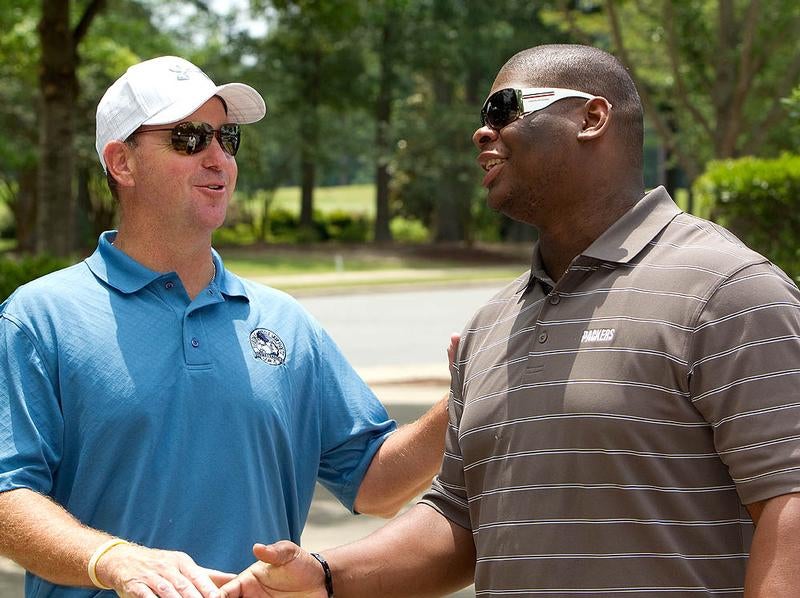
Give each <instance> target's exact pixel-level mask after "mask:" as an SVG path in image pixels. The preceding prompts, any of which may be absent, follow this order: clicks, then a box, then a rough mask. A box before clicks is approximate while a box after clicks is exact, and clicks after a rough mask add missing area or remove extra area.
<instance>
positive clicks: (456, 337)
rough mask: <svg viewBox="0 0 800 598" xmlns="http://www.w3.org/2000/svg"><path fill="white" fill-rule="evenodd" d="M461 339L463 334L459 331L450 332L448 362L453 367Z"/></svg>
mask: <svg viewBox="0 0 800 598" xmlns="http://www.w3.org/2000/svg"><path fill="white" fill-rule="evenodd" d="M460 340H461V335H460V334H458V333H457V332H453V333H451V334H450V344H449V345H448V346H447V363H448V365H449V366H450V367H451V368H452V367H453V364H454V363H455V361H456V351H458V342H459V341H460Z"/></svg>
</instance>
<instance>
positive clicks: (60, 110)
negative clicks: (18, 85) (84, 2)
mask: <svg viewBox="0 0 800 598" xmlns="http://www.w3.org/2000/svg"><path fill="white" fill-rule="evenodd" d="M69 5H70V2H69V0H43V1H42V18H41V21H40V22H39V36H40V40H41V48H42V58H41V71H40V76H39V83H40V91H41V100H40V101H41V109H40V110H39V171H38V199H39V205H38V211H37V221H36V224H37V226H36V249H37V250H38V251H40V252H47V253H50V254H53V255H56V256H61V257H63V256H67V255H69V254H70V253H71V252H72V250H73V249H74V247H75V245H74V234H73V232H74V226H75V222H74V220H75V197H74V195H73V193H72V175H73V169H74V160H73V154H74V148H73V138H74V126H75V125H74V113H73V107H74V106H75V99H76V96H77V87H78V82H77V77H76V75H75V68H76V56H75V52H74V51H73V49H74V43H73V35H72V30H71V28H70V25H69V15H70V6H69Z"/></svg>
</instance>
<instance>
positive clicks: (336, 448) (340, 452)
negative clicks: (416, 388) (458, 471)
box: [314, 327, 397, 511]
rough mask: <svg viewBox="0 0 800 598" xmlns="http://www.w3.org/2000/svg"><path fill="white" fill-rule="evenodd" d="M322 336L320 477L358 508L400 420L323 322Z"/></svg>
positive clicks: (318, 384)
mask: <svg viewBox="0 0 800 598" xmlns="http://www.w3.org/2000/svg"><path fill="white" fill-rule="evenodd" d="M316 337H317V344H316V350H317V351H318V354H317V359H316V376H315V385H316V390H315V391H314V392H315V394H316V395H317V396H318V397H319V401H320V418H321V421H320V430H321V436H322V443H321V455H320V465H319V473H318V477H319V481H320V482H321V483H322V485H323V486H325V487H326V488H327V489H328V490H330V491H331V492H332V493H333V494H334V495H335V496H336V497H337V498H338V499H339V500H340V501H341V502H342V504H343V505H345V506H346V507H347V508H348V509H350V510H351V511H352V510H353V504H354V502H355V499H356V495H357V494H358V489H359V487H360V485H361V481H362V479H363V478H364V475H365V474H366V472H367V469H369V466H370V463H371V462H372V458H373V457H374V456H375V453H376V452H377V451H378V449H379V448H380V446H381V444H383V441H384V440H386V437H387V436H388V435H389V434H391V433H392V432H393V431H394V430H395V429H397V425H396V424H395V422H394V421H393V420H391V419H389V415H388V414H387V412H386V408H385V407H384V406H383V404H382V403H381V402H380V401H379V400H378V398H377V397H376V396H375V395H374V393H373V392H372V391H371V390H370V389H369V387H368V386H367V385H366V384H365V383H364V381H363V380H362V379H361V378H360V377H359V375H358V374H357V373H356V372H355V370H354V369H353V367H352V366H351V365H350V363H349V362H348V361H347V359H345V357H344V355H343V354H342V352H341V351H340V349H339V347H338V346H337V345H336V343H335V342H334V341H333V339H332V338H331V337H330V336H329V335H328V333H327V332H325V331H324V330H323V329H322V328H321V327H317V329H316Z"/></svg>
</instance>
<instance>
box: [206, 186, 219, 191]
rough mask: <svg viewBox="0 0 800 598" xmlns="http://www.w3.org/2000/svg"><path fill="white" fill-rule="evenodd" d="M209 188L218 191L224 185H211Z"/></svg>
mask: <svg viewBox="0 0 800 598" xmlns="http://www.w3.org/2000/svg"><path fill="white" fill-rule="evenodd" d="M208 188H209V189H214V190H215V191H216V190H218V189H222V185H209V186H208Z"/></svg>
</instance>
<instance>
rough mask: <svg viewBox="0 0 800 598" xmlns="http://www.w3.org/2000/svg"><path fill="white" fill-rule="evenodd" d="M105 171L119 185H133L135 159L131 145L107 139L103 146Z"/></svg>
mask: <svg viewBox="0 0 800 598" xmlns="http://www.w3.org/2000/svg"><path fill="white" fill-rule="evenodd" d="M103 160H105V161H106V171H107V172H108V174H110V175H111V176H113V177H114V180H115V181H117V185H119V186H120V187H133V186H134V185H135V184H136V182H135V179H134V176H133V175H134V167H135V159H134V156H133V152H132V151H131V147H130V146H129V145H128V144H126V143H125V142H124V141H109V142H108V143H107V144H106V146H105V147H104V148H103Z"/></svg>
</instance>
